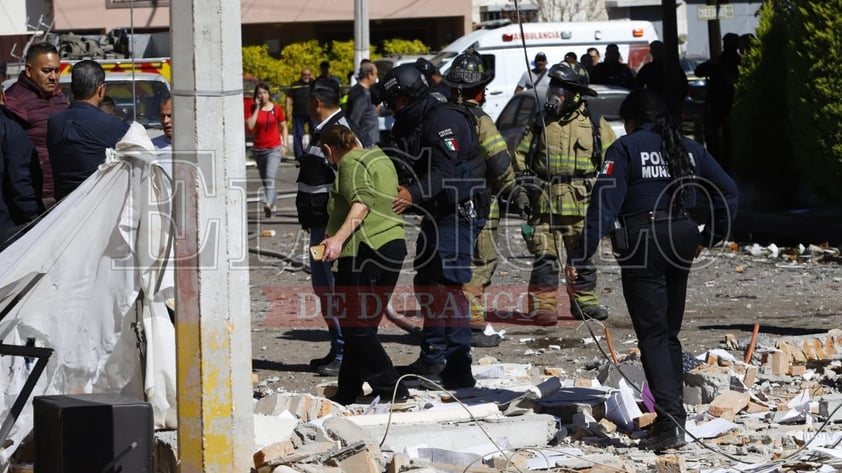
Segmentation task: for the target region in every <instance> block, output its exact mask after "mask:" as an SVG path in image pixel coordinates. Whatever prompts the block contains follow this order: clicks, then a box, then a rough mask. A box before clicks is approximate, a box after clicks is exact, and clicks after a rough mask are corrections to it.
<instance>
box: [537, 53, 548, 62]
mask: <svg viewBox="0 0 842 473" xmlns="http://www.w3.org/2000/svg"><path fill="white" fill-rule="evenodd" d="M538 61H545V62H546V61H547V55H546V54H544V53H538V54H536V55H535V62H538Z"/></svg>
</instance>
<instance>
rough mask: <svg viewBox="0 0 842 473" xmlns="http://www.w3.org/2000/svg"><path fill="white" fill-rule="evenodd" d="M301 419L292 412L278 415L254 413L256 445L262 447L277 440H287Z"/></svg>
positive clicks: (258, 447) (257, 447)
mask: <svg viewBox="0 0 842 473" xmlns="http://www.w3.org/2000/svg"><path fill="white" fill-rule="evenodd" d="M299 422H300V421H299V420H298V419H297V418H296V417H294V416H293V415H292V414H290V413H285V414H281V415H276V416H265V415H261V414H255V415H254V447H255V448H256V449H261V448H263V447H265V446H267V445H271V444H273V443H275V442H280V441H283V440H287V439H289V438H290V436H291V435H292V432H293V431H294V430H295V427H296V426H297V425H298V424H299Z"/></svg>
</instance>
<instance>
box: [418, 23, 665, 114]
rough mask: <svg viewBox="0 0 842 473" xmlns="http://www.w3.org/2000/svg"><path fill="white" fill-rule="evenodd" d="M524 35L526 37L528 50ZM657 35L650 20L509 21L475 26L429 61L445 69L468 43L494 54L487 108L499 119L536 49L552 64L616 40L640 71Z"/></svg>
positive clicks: (480, 51)
mask: <svg viewBox="0 0 842 473" xmlns="http://www.w3.org/2000/svg"><path fill="white" fill-rule="evenodd" d="M521 26H523V34H521V28H520V27H521ZM522 37H523V38H525V43H526V50H525V51H524V48H523V43H524V42H523V41H521V38H522ZM656 39H658V33H657V31H655V27H654V26H653V25H652V23H650V22H648V21H625V20H615V21H594V22H576V23H523V24H522V25H518V24H509V25H505V26H502V27H499V28H494V29H480V30H476V31H474V32H471V33H469V34H467V35H465V36H463V37H461V38H459V39H457V40H456V41H454V42H452V43H450V44H449V45H448V46H446V47H445V48H444V49H443V50H442V52H441V53H439V54H437V55H436V56H435V57H434V58H432V59H431V60H430V61H431V62H432V63H433V64H435V65H436V66H438V68H439V70H440V71H441V73H442V75H445V74H447V70H448V68H449V67H450V60H451V59H453V58H454V57H456V56H457V55H458V54H461V53H463V52H465V51H466V50H467V49H469V48H473V49H474V50H476V51H477V52H479V53H480V54H494V56H495V61H496V65H495V67H494V69H495V75H494V80H493V81H491V83H490V84H488V87H487V91H486V99H487V102H486V104H485V106H484V107H483V109H484V110H485V112H486V113H488V114H489V115H490V116H491V118H493V119H494V120H496V119H497V116H498V115H499V114H500V111H502V109H503V106H504V105H506V102H507V101H508V100H509V98H511V97H512V95H514V91H515V87H516V86H517V82H518V80H520V78H521V76H522V75H523V73H524V72H525V71H526V70H527V68H530V69H531V68H532V67H534V64H533V63H532V61H533V59H535V55H536V54H537V53H539V52H542V53H544V54H546V55H547V61H548V66H547V67H550V66H552V65H553V64H558V63H559V62H561V61H562V60H563V59H564V55H565V54H566V53H567V52H570V51H573V52H574V53H576V57H581V56H582V55H583V54H585V53H586V52H587V50H588V48H590V47H595V48H597V49H598V50H599V54H600V56H604V55H605V46H606V45H608V44H611V43H614V44H616V45H617V46H619V48H620V55H621V56H622V58H623V60H624V61H625V62H626V63H627V64H628V65H629V66H630V67H631V68H632V69H633V70H634V71H637V70H638V69H640V67H641V66H642V65H643V64H644V62H645V61H646V56H647V55H648V54H649V43H651V42H652V41H655V40H656ZM527 61H529V63H528V66H527Z"/></svg>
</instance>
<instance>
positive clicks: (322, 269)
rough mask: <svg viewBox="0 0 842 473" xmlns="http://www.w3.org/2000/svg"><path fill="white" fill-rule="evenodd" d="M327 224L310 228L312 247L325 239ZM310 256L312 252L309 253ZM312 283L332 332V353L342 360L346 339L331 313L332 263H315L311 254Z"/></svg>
mask: <svg viewBox="0 0 842 473" xmlns="http://www.w3.org/2000/svg"><path fill="white" fill-rule="evenodd" d="M326 228H327V224H323V225H316V226H313V227H312V228H310V245H311V246H312V245H318V244H319V243H321V242H322V241H324V239H325V230H326ZM307 253H308V254H310V252H309V251H308V252H307ZM310 282H312V284H313V292H315V293H316V297H318V298H319V304H320V305H321V308H322V317H324V319H325V322H326V323H327V330H328V332H330V351H332V352H334V353H336V359H337V360H341V359H342V353H343V351H344V346H345V339H344V338H343V337H342V329H341V328H340V327H339V319H338V318H336V316H335V314H331V313H330V310H329V309H330V308H331V305H330V304H329V301H328V299H329V295H330V293H332V292H333V286H334V279H333V271H331V263H327V262H324V261H314V260H313V255H312V254H310Z"/></svg>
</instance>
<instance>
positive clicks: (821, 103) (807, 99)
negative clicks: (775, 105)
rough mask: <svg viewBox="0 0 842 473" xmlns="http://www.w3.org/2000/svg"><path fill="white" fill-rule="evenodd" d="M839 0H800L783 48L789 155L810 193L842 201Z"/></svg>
mask: <svg viewBox="0 0 842 473" xmlns="http://www.w3.org/2000/svg"><path fill="white" fill-rule="evenodd" d="M840 11H842V0H822V1H815V0H813V1H799V2H798V5H797V8H795V9H793V21H791V22H790V24H791V33H790V38H792V44H791V45H790V47H789V48H787V50H788V51H789V54H790V58H789V61H790V62H789V64H791V65H792V66H793V67H790V68H789V74H788V77H789V79H790V80H789V84H788V88H787V95H786V98H787V102H788V108H789V111H790V115H791V116H792V118H793V120H792V126H793V127H792V130H791V132H790V134H789V135H790V137H791V139H792V144H793V148H792V149H793V152H794V153H793V158H794V159H795V161H796V163H798V165H799V171H800V173H801V175H802V176H803V177H804V182H807V183H809V184H810V190H811V191H812V192H814V193H815V194H817V195H819V196H821V197H823V198H825V199H830V200H833V201H835V202H842V186H840V179H842V82H841V80H840V77H842V64H840V62H839V55H840V54H842V17H840V15H839V12H840Z"/></svg>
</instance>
